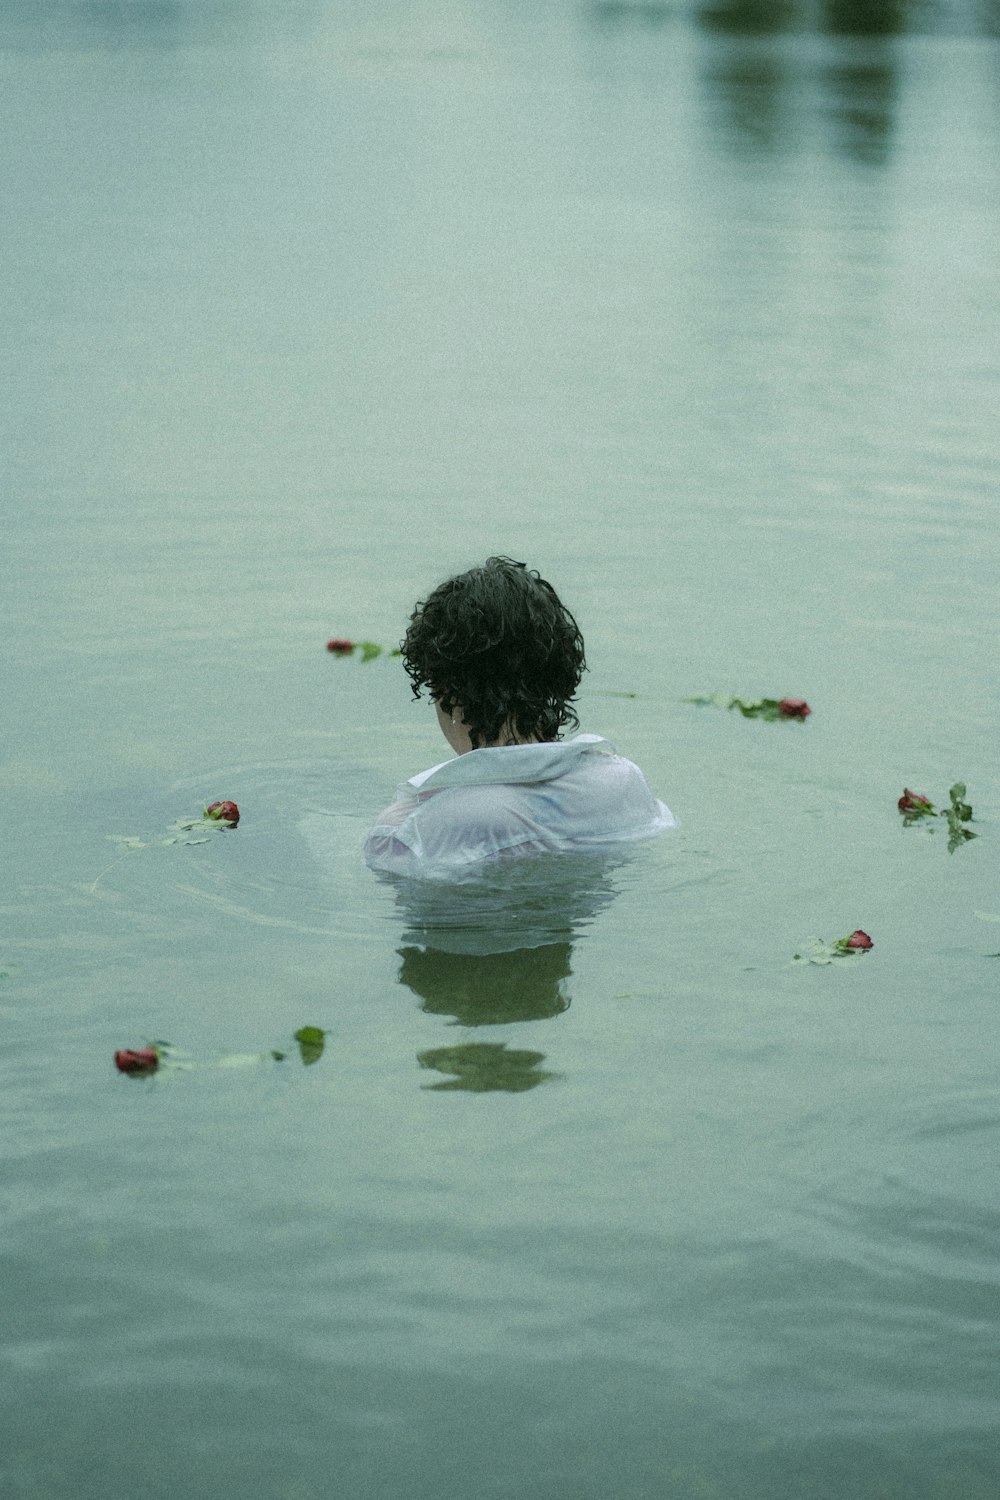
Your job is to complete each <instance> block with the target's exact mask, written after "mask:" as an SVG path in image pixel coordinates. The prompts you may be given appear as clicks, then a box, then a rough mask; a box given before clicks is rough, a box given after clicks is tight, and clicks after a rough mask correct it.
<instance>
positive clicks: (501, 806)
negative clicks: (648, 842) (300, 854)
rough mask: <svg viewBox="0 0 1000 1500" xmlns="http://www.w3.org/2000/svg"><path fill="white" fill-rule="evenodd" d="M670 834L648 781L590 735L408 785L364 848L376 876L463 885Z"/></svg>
mask: <svg viewBox="0 0 1000 1500" xmlns="http://www.w3.org/2000/svg"><path fill="white" fill-rule="evenodd" d="M674 826H675V819H674V817H673V814H672V813H671V812H670V809H669V808H667V807H665V806H664V804H663V803H662V802H660V801H658V800H657V798H656V797H654V796H653V793H652V792H651V791H650V789H649V785H648V783H647V781H646V778H645V776H643V774H642V772H641V771H640V770H639V767H638V766H636V765H634V764H633V763H632V761H630V760H626V759H625V757H624V756H622V755H619V754H617V752H616V750H615V747H614V746H613V745H612V744H610V743H609V741H608V740H605V739H602V738H601V737H600V735H596V734H578V735H577V736H576V738H575V739H572V740H567V741H565V742H558V743H556V744H544V745H501V746H494V747H490V748H487V749H482V750H469V751H467V752H466V754H465V755H459V756H456V757H455V758H454V759H453V760H446V761H442V762H441V764H440V765H437V766H432V767H431V768H430V770H429V771H421V772H420V774H419V775H418V776H411V778H410V780H409V781H405V782H404V783H403V784H402V786H400V787H399V789H398V792H397V795H396V801H395V802H394V803H393V804H392V806H391V807H388V808H386V810H385V812H383V813H382V814H381V816H380V817H379V818H378V820H377V821H376V823H375V826H374V827H373V828H372V830H371V833H370V834H369V835H368V838H367V840H366V841H365V859H366V860H367V862H368V864H369V865H371V867H372V868H373V869H376V870H386V871H388V872H390V873H391V874H395V875H405V876H415V877H418V878H423V879H432V880H433V879H439V880H454V879H462V878H463V877H466V878H468V877H469V876H470V875H474V874H475V872H476V870H477V869H479V868H481V867H482V866H483V865H484V864H486V863H489V862H492V861H495V860H497V859H500V858H504V857H506V856H510V855H519V854H542V853H556V852H562V851H567V850H573V849H600V848H602V847H604V846H607V845H610V844H620V843H629V842H632V841H633V840H636V839H644V838H649V837H651V836H652V835H654V834H657V833H663V832H665V831H666V829H668V828H673V827H674Z"/></svg>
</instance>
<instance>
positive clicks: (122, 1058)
mask: <svg viewBox="0 0 1000 1500" xmlns="http://www.w3.org/2000/svg"><path fill="white" fill-rule="evenodd" d="M159 1061H160V1054H159V1053H158V1052H157V1050H156V1048H155V1047H140V1048H139V1049H138V1050H137V1051H135V1052H130V1051H128V1050H127V1049H126V1050H125V1051H122V1052H116V1053H115V1067H116V1068H117V1069H118V1071H119V1073H152V1072H155V1070H156V1068H157V1066H158V1065H159Z"/></svg>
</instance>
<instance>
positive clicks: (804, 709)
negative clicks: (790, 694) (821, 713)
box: [778, 698, 812, 719]
mask: <svg viewBox="0 0 1000 1500" xmlns="http://www.w3.org/2000/svg"><path fill="white" fill-rule="evenodd" d="M778 711H779V713H782V714H784V716H785V718H786V719H804V718H805V717H806V714H811V713H812V709H811V708H810V707H809V705H808V703H807V702H806V700H805V699H804V698H782V699H781V701H780V703H779V704H778Z"/></svg>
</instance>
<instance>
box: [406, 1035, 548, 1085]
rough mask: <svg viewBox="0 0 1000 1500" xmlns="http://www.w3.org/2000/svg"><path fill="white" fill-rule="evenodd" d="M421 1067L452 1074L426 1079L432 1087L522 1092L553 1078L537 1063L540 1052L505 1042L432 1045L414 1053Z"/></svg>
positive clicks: (540, 1057) (541, 1056)
mask: <svg viewBox="0 0 1000 1500" xmlns="http://www.w3.org/2000/svg"><path fill="white" fill-rule="evenodd" d="M417 1060H418V1062H419V1063H420V1066H421V1067H422V1068H433V1069H434V1070H435V1071H436V1072H438V1073H447V1074H452V1075H453V1076H452V1077H449V1078H448V1081H447V1082H446V1083H428V1084H425V1085H424V1087H425V1088H428V1089H433V1090H435V1091H444V1090H446V1089H465V1090H466V1091H467V1092H468V1093H472V1094H491V1093H505V1094H523V1093H524V1092H525V1090H526V1089H533V1088H537V1087H538V1085H539V1084H540V1083H545V1082H546V1080H547V1079H549V1078H553V1077H554V1076H555V1075H554V1074H553V1073H546V1072H544V1071H543V1070H542V1069H540V1068H539V1066H538V1064H539V1063H541V1062H544V1061H545V1054H544V1053H543V1052H527V1051H524V1050H523V1049H521V1048H516V1047H515V1048H511V1049H510V1050H508V1048H507V1044H506V1043H505V1042H466V1043H465V1044H463V1045H461V1046H458V1047H434V1048H432V1049H431V1050H430V1051H429V1052H420V1053H418V1054H417Z"/></svg>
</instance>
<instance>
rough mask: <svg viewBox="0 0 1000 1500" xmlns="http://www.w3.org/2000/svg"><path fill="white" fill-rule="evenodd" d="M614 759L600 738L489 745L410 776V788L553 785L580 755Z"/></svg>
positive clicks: (610, 747) (580, 736)
mask: <svg viewBox="0 0 1000 1500" xmlns="http://www.w3.org/2000/svg"><path fill="white" fill-rule="evenodd" d="M594 752H596V753H597V754H599V755H614V754H615V747H614V745H612V744H611V742H610V740H606V739H602V737H601V736H600V735H599V734H578V735H576V737H575V738H574V739H571V740H560V741H558V742H557V743H555V744H551V745H550V744H546V745H491V746H489V747H487V748H485V749H482V750H468V751H467V752H466V753H465V755H456V756H455V758H454V759H453V760H444V761H441V763H440V764H439V765H436V766H431V768H430V770H429V771H421V772H420V773H419V774H418V775H416V776H411V777H410V780H409V782H408V785H409V786H412V787H416V788H417V789H418V790H420V791H423V790H424V789H427V788H429V789H431V790H434V791H437V789H438V788H439V787H446V786H489V785H490V784H491V783H495V782H507V783H508V784H509V783H510V782H525V781H552V780H553V779H554V778H555V777H556V776H562V775H564V773H565V772H566V771H568V770H569V769H570V768H571V767H572V766H574V765H576V763H577V762H578V761H579V759H580V757H581V756H583V755H588V754H593V753H594Z"/></svg>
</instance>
